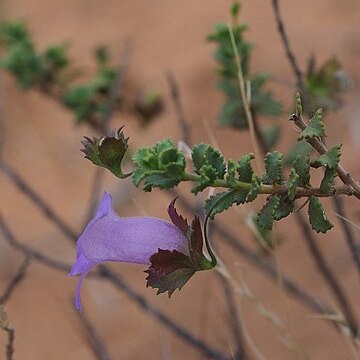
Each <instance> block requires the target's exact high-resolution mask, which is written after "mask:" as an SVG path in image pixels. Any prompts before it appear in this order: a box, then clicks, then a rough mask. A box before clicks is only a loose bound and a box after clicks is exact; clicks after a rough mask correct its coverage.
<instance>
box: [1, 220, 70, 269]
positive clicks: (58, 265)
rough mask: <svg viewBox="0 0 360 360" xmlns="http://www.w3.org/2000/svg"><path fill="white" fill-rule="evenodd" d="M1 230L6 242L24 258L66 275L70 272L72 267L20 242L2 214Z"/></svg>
mask: <svg viewBox="0 0 360 360" xmlns="http://www.w3.org/2000/svg"><path fill="white" fill-rule="evenodd" d="M0 230H1V231H2V233H3V235H4V238H5V240H6V242H7V243H8V244H9V245H10V246H11V247H12V248H13V249H15V250H16V251H19V252H21V253H22V254H23V255H24V256H26V257H30V258H31V259H32V260H36V261H38V262H39V263H41V264H43V265H45V266H48V267H50V268H52V269H55V270H60V271H64V272H66V273H68V272H69V271H70V269H71V265H69V264H66V263H63V262H61V261H58V260H55V259H53V258H52V257H50V256H47V255H45V254H43V253H42V252H41V251H38V250H35V249H34V248H32V247H30V246H28V245H25V244H22V243H21V242H20V241H18V240H17V239H16V237H15V236H14V234H13V233H12V231H11V230H10V227H9V226H8V225H7V223H6V222H5V220H4V218H3V216H2V215H1V214H0Z"/></svg>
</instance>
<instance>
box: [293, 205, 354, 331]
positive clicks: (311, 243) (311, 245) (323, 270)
mask: <svg viewBox="0 0 360 360" xmlns="http://www.w3.org/2000/svg"><path fill="white" fill-rule="evenodd" d="M297 218H298V220H299V223H300V226H301V228H302V229H303V231H304V235H305V236H304V240H305V243H306V245H307V246H308V249H309V252H310V254H311V255H312V256H313V259H314V261H315V264H316V266H317V268H318V270H319V273H320V274H321V275H322V276H323V277H324V280H325V283H326V284H327V285H328V286H329V288H330V290H331V291H332V293H333V295H334V297H335V298H336V299H337V301H338V303H339V305H340V307H341V310H342V312H343V314H344V317H345V320H346V321H347V323H348V324H349V328H350V329H351V331H352V334H353V336H354V337H355V336H357V333H358V328H359V326H358V325H357V320H356V315H355V312H354V310H353V309H352V306H351V304H350V302H349V300H348V298H347V296H346V295H345V292H344V289H342V286H341V284H340V283H339V282H338V280H337V279H336V277H335V274H334V273H333V271H332V269H331V268H330V266H329V265H328V264H327V263H326V260H325V258H324V256H323V255H322V253H321V250H320V248H319V246H318V245H317V243H316V239H315V237H314V236H313V233H312V231H311V229H310V227H309V225H308V223H307V221H306V219H305V218H304V216H303V214H302V213H301V212H299V213H297Z"/></svg>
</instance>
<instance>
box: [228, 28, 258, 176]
mask: <svg viewBox="0 0 360 360" xmlns="http://www.w3.org/2000/svg"><path fill="white" fill-rule="evenodd" d="M228 29H229V35H230V40H231V44H232V48H233V51H234V55H235V63H236V66H237V70H238V80H239V88H240V94H241V100H242V103H243V106H244V111H245V116H246V119H247V124H248V127H249V130H250V136H251V141H252V145H253V148H254V153H255V159H256V164H257V167H258V169H257V170H258V173H260V169H262V166H261V165H260V164H261V159H262V156H261V151H260V147H259V143H258V142H257V139H256V133H255V128H254V119H253V114H252V111H251V108H250V104H249V101H248V97H247V94H246V89H245V78H244V72H243V70H242V66H241V59H240V54H239V51H238V48H237V46H236V42H235V37H234V32H233V30H232V27H231V25H230V24H228Z"/></svg>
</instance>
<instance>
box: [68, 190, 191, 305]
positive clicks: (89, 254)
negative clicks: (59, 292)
mask: <svg viewBox="0 0 360 360" xmlns="http://www.w3.org/2000/svg"><path fill="white" fill-rule="evenodd" d="M172 220H173V219H172ZM182 221H183V222H184V221H185V220H184V219H182ZM175 224H176V222H175ZM176 225H177V226H175V225H173V224H171V223H169V222H167V221H164V220H161V219H156V218H151V217H128V218H120V217H118V216H117V215H116V214H115V212H114V210H113V207H112V199H111V196H110V194H109V193H107V192H105V193H104V195H103V198H102V200H101V202H100V205H99V207H98V209H97V211H96V213H95V216H94V218H93V219H92V220H91V221H90V222H89V224H88V225H87V226H86V228H85V230H84V232H83V233H82V234H81V235H80V237H79V239H78V241H77V256H76V261H75V263H74V265H73V267H72V269H71V271H70V274H69V275H70V276H74V275H79V274H80V278H79V280H78V284H77V288H76V307H77V309H78V310H81V297H80V290H81V285H82V282H83V280H84V279H85V277H86V275H87V273H88V272H89V271H90V270H91V269H92V268H93V267H94V266H96V265H98V264H101V263H104V262H106V261H116V262H127V263H135V264H143V265H150V264H151V261H150V258H151V256H152V255H154V254H155V253H157V252H158V251H160V249H162V250H169V251H174V250H176V251H178V252H180V253H182V254H184V255H186V256H188V255H189V247H188V240H187V238H186V234H185V233H184V231H183V229H185V225H184V223H183V224H182V225H183V227H182V229H181V226H180V228H179V227H178V226H179V224H176Z"/></svg>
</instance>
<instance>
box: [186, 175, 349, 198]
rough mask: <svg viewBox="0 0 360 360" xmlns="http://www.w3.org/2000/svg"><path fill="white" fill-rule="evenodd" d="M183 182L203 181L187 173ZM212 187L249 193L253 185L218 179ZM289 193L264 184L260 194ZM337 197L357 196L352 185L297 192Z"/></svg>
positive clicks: (285, 187)
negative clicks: (231, 182)
mask: <svg viewBox="0 0 360 360" xmlns="http://www.w3.org/2000/svg"><path fill="white" fill-rule="evenodd" d="M182 180H183V181H192V182H199V181H200V180H201V176H200V175H196V174H189V173H185V174H184V176H183V179H182ZM211 186H212V187H222V188H227V189H233V190H240V191H247V190H250V189H251V188H252V184H251V183H245V182H242V181H239V180H235V181H234V184H229V183H228V182H227V181H226V180H222V179H216V180H214V181H213V183H212V184H211ZM287 192H288V187H287V186H286V185H266V184H262V185H261V187H260V191H259V194H265V195H285V194H287ZM335 195H348V196H351V195H355V190H354V189H353V188H352V187H351V186H350V185H347V184H346V185H342V186H333V187H331V189H330V190H329V191H328V192H324V191H323V190H322V189H320V188H313V187H309V188H303V187H298V188H296V191H295V197H296V198H302V197H310V196H316V197H329V196H335Z"/></svg>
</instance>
